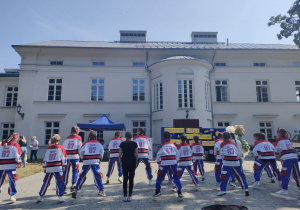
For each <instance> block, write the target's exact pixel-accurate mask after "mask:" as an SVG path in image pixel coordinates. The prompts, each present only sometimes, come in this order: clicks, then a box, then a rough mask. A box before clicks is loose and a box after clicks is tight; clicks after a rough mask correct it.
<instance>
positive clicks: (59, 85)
mask: <svg viewBox="0 0 300 210" xmlns="http://www.w3.org/2000/svg"><path fill="white" fill-rule="evenodd" d="M52 79H54V80H55V81H54V83H50V80H52ZM58 80H61V83H59V82H58ZM62 80H63V79H62V78H48V101H61V98H62ZM50 86H54V90H53V99H52V100H50V99H49V97H50V95H49V92H50V91H52V90H50ZM58 87H60V99H59V100H57V99H56V97H57V96H58V95H57V91H59V90H57V88H58Z"/></svg>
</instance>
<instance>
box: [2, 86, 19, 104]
mask: <svg viewBox="0 0 300 210" xmlns="http://www.w3.org/2000/svg"><path fill="white" fill-rule="evenodd" d="M9 88H12V90H8V89H9ZM18 90H19V89H18V86H7V87H6V92H5V105H4V106H5V107H15V106H17V101H18ZM8 94H11V95H12V96H11V97H8ZM8 98H11V100H10V102H8ZM7 103H10V105H7Z"/></svg>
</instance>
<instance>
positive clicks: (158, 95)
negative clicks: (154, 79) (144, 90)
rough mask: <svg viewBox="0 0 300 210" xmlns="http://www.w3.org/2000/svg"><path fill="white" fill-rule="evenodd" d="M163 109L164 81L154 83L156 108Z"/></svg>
mask: <svg viewBox="0 0 300 210" xmlns="http://www.w3.org/2000/svg"><path fill="white" fill-rule="evenodd" d="M162 109H163V83H162V82H158V83H156V84H154V110H162Z"/></svg>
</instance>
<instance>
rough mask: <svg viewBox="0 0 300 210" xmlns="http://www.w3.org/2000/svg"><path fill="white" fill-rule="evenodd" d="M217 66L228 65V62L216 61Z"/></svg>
mask: <svg viewBox="0 0 300 210" xmlns="http://www.w3.org/2000/svg"><path fill="white" fill-rule="evenodd" d="M215 66H227V63H224V62H219V63H215Z"/></svg>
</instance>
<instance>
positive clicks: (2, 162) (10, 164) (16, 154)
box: [0, 132, 22, 202]
mask: <svg viewBox="0 0 300 210" xmlns="http://www.w3.org/2000/svg"><path fill="white" fill-rule="evenodd" d="M18 138H19V134H18V133H15V132H14V133H12V134H11V135H10V136H9V137H8V138H7V139H5V140H4V141H3V142H2V144H1V146H0V193H1V191H2V185H3V182H4V180H5V177H6V174H7V176H8V178H9V188H8V194H9V195H10V201H12V202H15V201H16V198H15V197H14V195H15V194H16V193H17V189H16V181H17V180H18V178H17V171H16V165H21V163H22V161H21V154H22V152H21V149H20V146H19V144H18V143H17V140H18Z"/></svg>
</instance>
